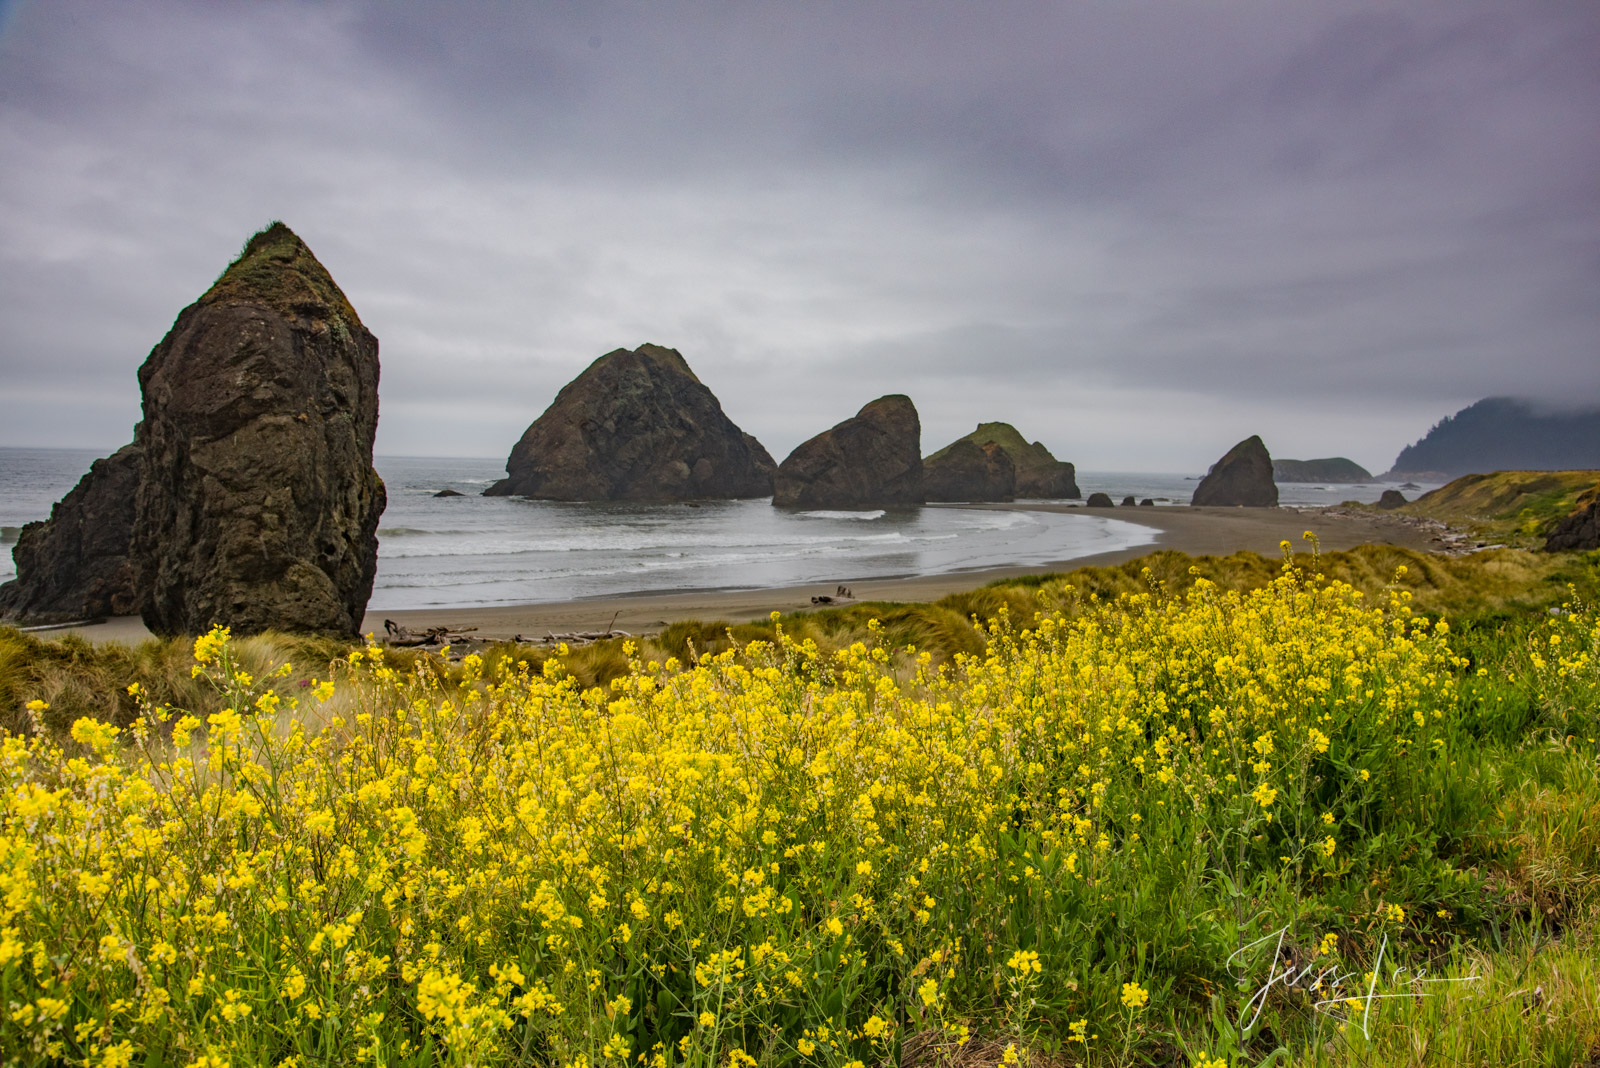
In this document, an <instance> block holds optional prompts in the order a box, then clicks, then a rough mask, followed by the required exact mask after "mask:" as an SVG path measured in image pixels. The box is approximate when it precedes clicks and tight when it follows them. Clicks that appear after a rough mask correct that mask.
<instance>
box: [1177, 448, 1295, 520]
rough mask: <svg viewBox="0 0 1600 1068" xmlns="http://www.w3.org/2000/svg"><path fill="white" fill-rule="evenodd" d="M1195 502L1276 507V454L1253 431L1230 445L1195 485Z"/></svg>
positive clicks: (1192, 501) (1208, 504) (1201, 503)
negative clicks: (1269, 451) (1271, 452)
mask: <svg viewBox="0 0 1600 1068" xmlns="http://www.w3.org/2000/svg"><path fill="white" fill-rule="evenodd" d="M1189 503H1190V504H1191V505H1200V506H1210V507H1241V506H1242V507H1246V508H1276V507H1277V506H1278V484H1277V483H1276V482H1274V481H1273V480H1272V456H1271V455H1270V454H1269V453H1268V452H1267V447H1266V445H1264V444H1262V442H1261V438H1260V437H1258V436H1256V435H1254V434H1252V435H1251V436H1250V437H1248V438H1245V439H1244V440H1243V441H1241V442H1239V444H1237V445H1235V446H1234V447H1233V448H1231V449H1229V450H1228V452H1227V455H1225V456H1223V458H1222V459H1220V460H1218V461H1217V462H1216V465H1215V466H1213V467H1212V468H1211V472H1210V474H1208V475H1206V477H1205V478H1203V479H1201V480H1200V485H1198V486H1196V487H1195V490H1194V499H1193V500H1191V501H1190V502H1189Z"/></svg>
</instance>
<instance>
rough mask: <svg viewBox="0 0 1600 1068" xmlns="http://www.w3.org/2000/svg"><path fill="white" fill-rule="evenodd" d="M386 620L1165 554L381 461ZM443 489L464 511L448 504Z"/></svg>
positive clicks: (1067, 531)
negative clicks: (599, 498)
mask: <svg viewBox="0 0 1600 1068" xmlns="http://www.w3.org/2000/svg"><path fill="white" fill-rule="evenodd" d="M377 468H378V471H379V473H380V474H382V475H383V477H384V483H385V485H386V486H387V487H388V490H389V507H388V510H387V511H386V512H385V513H384V517H383V522H382V523H381V524H380V525H379V528H378V580H377V583H376V585H375V587H374V589H373V591H372V607H373V608H374V609H389V608H422V607H459V606H464V605H475V604H522V603H529V602H537V601H565V600H572V599H575V598H580V597H596V596H605V595H611V594H619V593H635V592H643V591H667V590H686V589H759V588H763V587H771V586H791V585H805V584H811V583H817V584H820V585H822V586H823V587H825V592H831V591H832V587H833V586H834V585H835V584H837V583H841V582H843V583H848V582H852V581H856V580H860V579H866V578H885V577H890V576H906V575H936V574H946V573H950V572H959V571H967V570H974V569H978V568H988V567H1002V566H1007V565H1018V566H1027V565H1033V564H1044V563H1050V562H1053V561H1056V560H1067V559H1071V558H1074V557H1079V556H1087V555H1090V554H1093V553H1098V552H1107V551H1111V550H1114V549H1120V548H1124V547H1131V546H1136V545H1145V544H1149V543H1151V542H1152V541H1153V540H1154V538H1153V532H1152V531H1151V530H1150V529H1149V528H1147V527H1140V526H1137V525H1134V524H1132V523H1126V522H1123V521H1120V520H1117V519H1113V518H1110V517H1105V518H1100V517H1096V519H1095V520H1094V521H1093V522H1086V521H1084V519H1083V518H1081V517H1077V516H1057V515H1050V514H1048V513H1040V512H1034V513H1026V512H998V511H989V510H979V509H962V508H909V509H891V510H887V511H886V510H882V509H874V510H871V511H859V512H846V511H802V512H794V511H788V510H785V509H778V508H774V507H772V504H771V503H770V502H769V501H767V500H765V499H761V500H749V501H698V502H695V503H694V504H632V503H617V502H605V503H599V502H590V503H567V502H560V501H529V500H523V499H521V498H517V497H483V496H480V494H481V493H482V491H483V489H484V487H485V486H488V485H489V484H490V483H491V482H494V481H495V480H497V479H499V478H501V477H503V475H504V473H505V469H504V461H501V460H424V459H413V458H399V457H380V458H379V459H378V460H377ZM441 489H454V490H456V491H458V492H460V493H462V494H463V496H460V497H446V498H438V497H435V496H433V494H434V493H436V492H438V491H439V490H441Z"/></svg>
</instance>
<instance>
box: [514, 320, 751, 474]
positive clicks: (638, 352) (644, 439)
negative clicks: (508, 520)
mask: <svg viewBox="0 0 1600 1068" xmlns="http://www.w3.org/2000/svg"><path fill="white" fill-rule="evenodd" d="M774 466H775V465H774V464H773V462H772V457H771V456H770V455H769V454H768V453H767V450H766V449H764V448H762V446H761V443H760V442H759V441H757V440H756V439H755V438H753V437H751V436H750V435H749V434H746V433H745V432H744V431H742V430H740V429H739V428H738V427H737V426H735V425H734V423H733V420H731V419H729V418H728V416H727V415H726V414H725V413H724V412H723V410H722V404H721V403H720V402H719V401H718V400H717V398H716V396H715V395H714V394H712V392H711V390H709V389H707V388H706V387H705V385H704V384H703V383H702V382H701V381H700V379H698V378H697V377H695V373H694V372H693V371H691V370H690V369H689V364H688V363H687V362H686V361H685V360H684V358H683V356H682V355H681V354H679V353H678V351H677V350H675V349H669V348H665V347H663V346H661V345H640V346H639V347H638V348H637V349H634V350H632V351H629V350H628V349H617V350H615V351H613V352H608V353H606V354H605V355H604V356H602V357H600V358H599V359H598V360H596V361H594V363H592V364H590V365H589V366H588V368H587V369H586V370H585V371H584V372H583V373H582V374H580V375H579V376H578V377H577V378H574V379H573V380H572V381H571V382H568V383H567V384H566V386H564V387H563V388H562V390H561V392H560V393H558V394H556V399H555V401H554V402H553V403H552V404H551V405H550V407H549V408H548V409H546V410H545V413H544V414H543V415H541V416H540V417H539V418H538V419H536V420H534V422H533V424H532V425H531V426H529V427H528V429H527V431H526V432H524V433H523V435H522V439H521V440H520V441H518V442H517V444H516V446H515V447H514V448H512V450H511V456H510V458H509V459H507V460H506V477H505V478H503V479H501V480H500V481H499V482H496V483H495V484H494V485H493V486H491V487H489V489H487V490H485V491H484V493H485V495H486V496H490V497H504V496H518V497H536V498H541V499H544V500H553V501H616V500H643V501H648V500H684V499H687V498H693V497H723V498H729V497H765V496H766V495H767V494H769V493H771V492H772V472H773V468H774Z"/></svg>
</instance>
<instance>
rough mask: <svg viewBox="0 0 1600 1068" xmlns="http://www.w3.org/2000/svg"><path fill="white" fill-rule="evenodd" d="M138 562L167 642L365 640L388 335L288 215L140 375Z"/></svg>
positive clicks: (151, 616) (145, 598) (147, 615)
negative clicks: (300, 635) (204, 637)
mask: <svg viewBox="0 0 1600 1068" xmlns="http://www.w3.org/2000/svg"><path fill="white" fill-rule="evenodd" d="M139 387H140V390H141V393H142V394H143V407H144V421H143V422H142V423H141V424H140V425H139V427H138V429H137V430H136V432H135V435H134V442H135V444H136V445H139V446H140V447H141V448H142V449H143V458H142V462H141V465H140V481H139V490H138V495H137V508H136V518H135V522H134V529H133V538H132V552H131V558H132V560H133V566H134V572H135V574H134V581H135V586H136V587H137V589H138V594H139V599H140V602H141V615H142V616H143V617H144V622H145V625H146V626H147V627H149V628H150V629H151V630H152V631H153V632H155V633H157V634H164V635H170V634H195V633H200V632H203V631H205V630H206V629H208V628H209V627H211V626H212V625H213V624H222V625H224V626H227V627H230V628H232V629H233V631H234V633H236V634H248V633H253V632H258V631H262V630H267V629H276V630H289V631H302V632H304V631H312V632H324V633H332V634H341V635H354V634H356V633H357V632H358V630H359V629H360V626H361V617H362V615H363V614H364V613H365V611H366V605H367V599H368V597H369V596H370V595H371V593H372V580H373V576H374V573H375V572H376V569H377V556H378V538H377V529H378V517H379V515H380V514H381V513H382V512H383V508H384V504H385V494H384V488H383V482H382V481H381V480H380V479H379V478H378V474H377V472H376V471H374V470H373V468H372V442H373V437H374V435H375V433H376V431H377V427H378V339H377V338H375V337H373V336H372V334H371V333H370V332H368V330H367V329H366V327H364V326H362V325H361V320H360V318H359V317H358V316H357V315H356V312H355V309H354V308H352V307H351V306H350V302H349V300H347V299H346V297H345V295H344V293H343V292H341V291H340V289H339V287H338V286H337V285H335V284H334V281H333V279H332V277H330V276H329V274H328V272H327V270H326V269H325V268H324V267H323V266H322V264H321V263H319V262H317V258H316V257H315V256H314V255H312V253H311V250H310V249H309V248H307V247H306V245H305V243H304V242H303V241H301V240H300V238H299V237H297V236H295V234H294V232H293V231H291V230H290V229H289V228H288V227H287V226H285V225H283V224H282V223H273V224H272V225H271V226H269V227H267V228H266V229H265V230H262V231H261V232H260V233H258V234H256V235H255V236H254V237H252V238H251V239H250V241H249V243H248V244H246V245H245V247H244V251H243V252H241V253H240V255H239V258H238V259H237V260H235V261H234V262H233V263H232V265H230V266H229V267H228V269H227V270H226V271H224V272H223V274H222V276H221V277H220V278H218V279H217V281H216V283H215V284H213V285H212V287H211V288H210V289H209V290H207V291H206V293H205V295H204V296H202V297H201V298H200V299H199V300H198V301H196V302H195V303H193V304H191V305H190V306H189V307H187V308H185V309H184V310H183V311H182V312H181V313H179V315H178V319H177V321H176V322H175V323H174V324H173V326H172V329H171V331H169V332H168V334H167V336H166V337H165V338H163V339H162V341H161V343H160V344H159V345H157V346H156V347H155V348H154V349H153V350H152V351H151V353H150V356H149V358H148V359H146V360H145V362H144V366H142V367H140V368H139Z"/></svg>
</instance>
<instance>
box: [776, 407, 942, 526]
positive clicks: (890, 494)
mask: <svg viewBox="0 0 1600 1068" xmlns="http://www.w3.org/2000/svg"><path fill="white" fill-rule="evenodd" d="M773 483H774V485H773V496H772V503H773V504H774V505H778V506H780V507H787V508H883V507H888V506H893V505H903V504H922V503H923V502H924V501H925V500H926V497H925V494H924V488H923V468H922V423H921V421H920V420H919V419H918V418H917V409H916V406H915V405H913V404H912V403H911V398H910V397H907V396H904V395H903V394H899V393H892V394H890V395H888V396H886V397H879V398H878V399H877V400H875V401H873V402H871V403H870V404H868V405H867V406H866V407H864V408H862V409H861V410H860V411H859V412H857V413H856V414H855V415H853V416H851V417H850V418H849V419H846V420H844V421H843V422H841V423H839V424H837V425H835V426H834V427H833V428H832V429H830V430H825V431H823V432H822V433H820V434H818V435H817V436H816V437H814V438H811V439H810V440H808V441H805V442H802V443H801V444H800V445H799V446H797V447H796V448H795V450H794V451H793V452H791V453H790V454H789V455H788V457H787V458H786V459H785V460H784V461H783V463H781V464H779V465H778V471H777V474H776V475H775V476H774V478H773Z"/></svg>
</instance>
